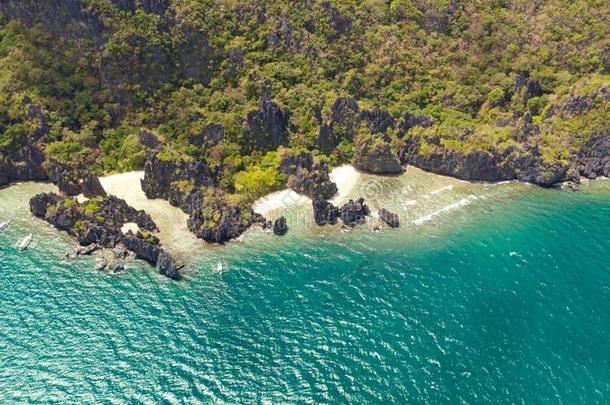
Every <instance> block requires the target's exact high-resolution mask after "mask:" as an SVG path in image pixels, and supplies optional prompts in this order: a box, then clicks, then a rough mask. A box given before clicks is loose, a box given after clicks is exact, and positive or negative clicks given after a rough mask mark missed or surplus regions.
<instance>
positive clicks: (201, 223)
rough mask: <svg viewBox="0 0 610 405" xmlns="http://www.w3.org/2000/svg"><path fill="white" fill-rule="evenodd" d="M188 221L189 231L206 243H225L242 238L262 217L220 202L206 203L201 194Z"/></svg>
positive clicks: (194, 199)
mask: <svg viewBox="0 0 610 405" xmlns="http://www.w3.org/2000/svg"><path fill="white" fill-rule="evenodd" d="M193 201H194V203H195V205H194V206H193V207H192V210H191V212H190V217H189V219H188V221H187V225H188V227H189V229H190V230H191V231H192V232H193V233H194V234H195V235H196V236H197V237H198V238H201V239H203V240H205V241H206V242H213V243H224V242H227V241H229V240H231V239H234V238H237V237H238V236H240V235H241V234H242V233H244V231H245V230H246V229H248V227H250V226H251V225H252V224H254V223H255V222H259V221H260V220H261V219H263V218H262V217H260V216H258V215H256V214H255V213H254V212H252V211H250V212H249V213H244V212H242V210H241V209H240V208H239V207H235V206H229V205H227V204H224V203H221V202H219V201H218V200H214V201H206V200H205V199H204V198H203V196H201V194H198V195H196V196H195V198H193Z"/></svg>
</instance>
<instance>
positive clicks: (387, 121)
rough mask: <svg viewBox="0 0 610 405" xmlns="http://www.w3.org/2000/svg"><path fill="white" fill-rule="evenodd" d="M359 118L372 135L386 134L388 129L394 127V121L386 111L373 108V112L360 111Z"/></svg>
mask: <svg viewBox="0 0 610 405" xmlns="http://www.w3.org/2000/svg"><path fill="white" fill-rule="evenodd" d="M360 118H361V119H362V120H363V121H364V122H366V123H367V125H368V127H369V129H370V130H371V132H372V133H373V134H378V133H381V134H386V133H387V132H388V130H389V129H391V128H394V127H395V126H396V120H395V119H394V117H392V115H391V114H390V113H389V112H387V111H386V110H382V109H380V108H375V109H373V110H362V111H361V112H360Z"/></svg>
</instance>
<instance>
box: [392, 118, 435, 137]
mask: <svg viewBox="0 0 610 405" xmlns="http://www.w3.org/2000/svg"><path fill="white" fill-rule="evenodd" d="M431 126H432V118H430V117H429V116H427V115H423V114H410V113H405V114H404V115H403V116H402V118H401V120H400V125H399V127H398V134H397V136H398V138H403V137H404V136H405V135H406V134H407V132H409V130H411V128H415V127H423V128H428V127H431Z"/></svg>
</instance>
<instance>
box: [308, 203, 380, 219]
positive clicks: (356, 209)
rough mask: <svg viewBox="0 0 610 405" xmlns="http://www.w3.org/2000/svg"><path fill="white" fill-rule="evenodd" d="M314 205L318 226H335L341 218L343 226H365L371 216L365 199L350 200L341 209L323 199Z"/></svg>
mask: <svg viewBox="0 0 610 405" xmlns="http://www.w3.org/2000/svg"><path fill="white" fill-rule="evenodd" d="M312 205H313V215H314V220H315V221H316V224H318V225H334V224H336V223H337V219H338V218H341V221H342V222H343V224H345V225H348V226H356V225H360V224H363V223H364V222H365V221H366V217H367V216H368V215H370V214H371V210H370V209H369V207H368V205H366V204H365V203H364V198H359V199H358V200H356V201H354V200H349V201H348V202H347V203H346V204H344V205H343V206H342V207H341V208H337V207H335V206H334V205H333V204H332V203H330V202H328V201H326V200H324V199H321V198H319V199H316V200H314V201H313V203H312Z"/></svg>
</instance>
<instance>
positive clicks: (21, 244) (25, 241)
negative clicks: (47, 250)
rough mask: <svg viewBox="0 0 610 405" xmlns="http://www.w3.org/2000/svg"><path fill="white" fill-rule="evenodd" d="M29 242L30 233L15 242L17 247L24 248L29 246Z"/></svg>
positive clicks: (30, 240) (30, 238)
mask: <svg viewBox="0 0 610 405" xmlns="http://www.w3.org/2000/svg"><path fill="white" fill-rule="evenodd" d="M30 243H32V234H29V235H28V236H26V237H25V238H23V239H21V240H20V241H19V243H18V244H17V249H19V250H25V249H27V248H28V246H30Z"/></svg>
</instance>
